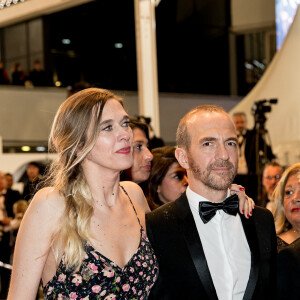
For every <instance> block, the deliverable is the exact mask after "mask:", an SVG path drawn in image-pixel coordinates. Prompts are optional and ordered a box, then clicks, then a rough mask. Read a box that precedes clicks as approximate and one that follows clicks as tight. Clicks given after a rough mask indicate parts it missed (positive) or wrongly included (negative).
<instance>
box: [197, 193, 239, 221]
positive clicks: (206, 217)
mask: <svg viewBox="0 0 300 300" xmlns="http://www.w3.org/2000/svg"><path fill="white" fill-rule="evenodd" d="M218 209H223V210H224V211H225V212H226V213H227V214H229V215H233V216H236V214H237V212H238V209H239V197H238V196H237V195H236V194H234V195H231V196H230V197H228V198H226V199H225V200H224V201H223V202H222V203H213V202H209V201H203V202H199V215H200V218H201V220H202V221H203V223H204V224H206V223H207V222H209V221H210V220H211V219H212V218H213V217H214V215H215V214H216V211H217V210H218Z"/></svg>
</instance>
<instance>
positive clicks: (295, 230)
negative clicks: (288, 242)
mask: <svg viewBox="0 0 300 300" xmlns="http://www.w3.org/2000/svg"><path fill="white" fill-rule="evenodd" d="M292 231H293V232H294V233H296V234H298V235H299V236H300V232H299V231H298V230H297V229H294V228H293V229H292Z"/></svg>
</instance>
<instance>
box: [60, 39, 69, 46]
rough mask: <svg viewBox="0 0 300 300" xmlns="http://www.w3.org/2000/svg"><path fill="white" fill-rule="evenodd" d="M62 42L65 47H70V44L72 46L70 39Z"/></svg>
mask: <svg viewBox="0 0 300 300" xmlns="http://www.w3.org/2000/svg"><path fill="white" fill-rule="evenodd" d="M61 42H62V43H63V44H64V45H70V44H71V40H70V39H62V40H61Z"/></svg>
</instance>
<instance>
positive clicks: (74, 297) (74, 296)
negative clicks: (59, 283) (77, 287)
mask: <svg viewBox="0 0 300 300" xmlns="http://www.w3.org/2000/svg"><path fill="white" fill-rule="evenodd" d="M69 297H70V299H77V298H78V296H77V295H76V293H74V292H72V293H71V294H70V295H69Z"/></svg>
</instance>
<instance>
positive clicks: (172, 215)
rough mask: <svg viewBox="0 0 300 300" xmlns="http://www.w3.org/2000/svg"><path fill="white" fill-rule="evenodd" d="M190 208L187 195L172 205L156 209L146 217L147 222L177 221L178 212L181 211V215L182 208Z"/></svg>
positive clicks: (168, 204) (171, 203)
mask: <svg viewBox="0 0 300 300" xmlns="http://www.w3.org/2000/svg"><path fill="white" fill-rule="evenodd" d="M183 206H188V201H187V197H186V195H185V193H184V194H183V195H182V196H181V197H180V198H178V199H177V200H175V201H172V202H170V203H166V204H164V205H162V206H160V207H159V208H156V209H154V210H153V211H151V212H150V213H148V214H147V215H146V220H147V222H149V223H152V222H154V223H156V224H158V223H166V222H167V223H169V222H172V220H175V219H177V217H178V215H179V214H178V210H180V214H181V213H182V210H183V209H182V207H183Z"/></svg>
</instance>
